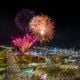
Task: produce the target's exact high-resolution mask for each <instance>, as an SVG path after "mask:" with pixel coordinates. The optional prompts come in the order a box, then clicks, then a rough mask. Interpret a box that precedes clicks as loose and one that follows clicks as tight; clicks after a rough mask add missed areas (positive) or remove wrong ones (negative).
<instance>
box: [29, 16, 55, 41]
mask: <svg viewBox="0 0 80 80" xmlns="http://www.w3.org/2000/svg"><path fill="white" fill-rule="evenodd" d="M29 28H30V31H31V32H32V35H34V36H36V38H37V39H38V40H40V42H43V41H49V40H50V39H52V38H53V35H54V22H53V21H52V20H51V18H50V17H48V16H46V15H37V16H34V17H33V18H32V19H31V21H30V23H29Z"/></svg>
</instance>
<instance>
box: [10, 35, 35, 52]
mask: <svg viewBox="0 0 80 80" xmlns="http://www.w3.org/2000/svg"><path fill="white" fill-rule="evenodd" d="M11 42H12V44H13V45H15V46H17V47H18V48H19V49H20V51H22V52H23V53H24V52H26V51H27V50H28V49H29V48H30V47H31V46H32V45H33V44H34V43H35V42H36V38H34V37H32V36H30V35H29V34H26V35H24V36H23V37H22V38H21V37H18V38H14V39H13V40H12V41H11Z"/></svg>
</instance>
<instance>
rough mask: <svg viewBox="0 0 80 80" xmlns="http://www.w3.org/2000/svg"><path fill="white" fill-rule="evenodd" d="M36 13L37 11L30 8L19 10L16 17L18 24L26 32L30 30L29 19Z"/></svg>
mask: <svg viewBox="0 0 80 80" xmlns="http://www.w3.org/2000/svg"><path fill="white" fill-rule="evenodd" d="M34 15H35V12H33V11H31V10H30V9H21V10H19V11H18V13H17V15H16V17H15V24H16V26H17V27H18V28H19V29H20V30H22V31H25V32H28V23H29V20H30V19H31V18H32V17H33V16H34Z"/></svg>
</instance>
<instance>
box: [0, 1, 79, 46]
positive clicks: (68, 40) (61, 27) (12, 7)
mask: <svg viewBox="0 0 80 80" xmlns="http://www.w3.org/2000/svg"><path fill="white" fill-rule="evenodd" d="M6 4H7V3H6ZM79 7H80V6H79V5H78V4H77V3H75V2H74V4H73V3H72V2H63V3H62V2H57V1H55V2H52V1H50V0H47V1H46V0H42V1H38V0H37V1H30V0H29V1H28V0H26V2H25V1H24V0H22V2H20V1H19V2H16V1H15V2H13V1H11V2H10V3H8V4H7V5H5V6H4V4H3V5H2V6H0V44H7V43H9V41H10V38H11V36H13V35H16V34H19V33H20V30H19V29H17V28H16V26H15V24H14V18H15V15H16V13H17V11H18V10H20V9H21V8H28V9H32V10H35V11H37V12H42V13H44V14H47V15H49V16H51V17H52V18H53V19H54V20H55V22H56V25H55V29H56V32H55V38H54V39H53V40H51V42H50V43H48V45H49V46H58V47H65V46H68V47H69V46H73V45H77V46H80V12H79V10H80V8H79Z"/></svg>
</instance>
